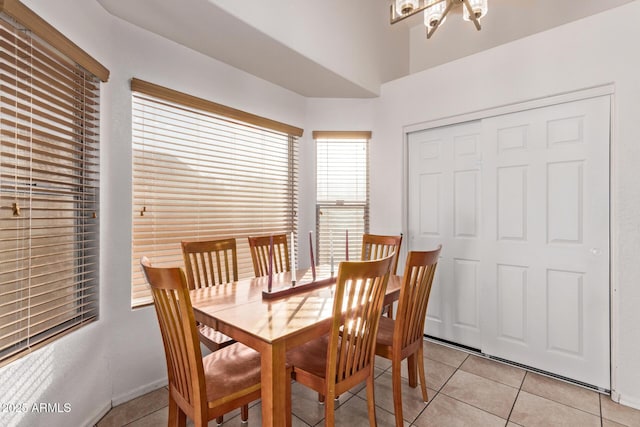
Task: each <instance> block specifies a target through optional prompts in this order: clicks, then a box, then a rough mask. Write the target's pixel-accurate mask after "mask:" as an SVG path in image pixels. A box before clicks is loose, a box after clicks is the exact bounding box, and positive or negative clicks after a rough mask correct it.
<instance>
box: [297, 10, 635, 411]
mask: <svg viewBox="0 0 640 427" xmlns="http://www.w3.org/2000/svg"><path fill="white" fill-rule="evenodd" d="M638 22H640V2H631V3H629V4H628V5H625V6H622V7H619V8H616V9H612V10H610V11H607V12H604V13H601V14H598V15H595V16H592V17H590V18H586V19H583V20H580V21H576V22H574V23H571V24H567V25H564V26H562V27H558V28H556V29H553V30H550V31H547V32H544V33H540V34H537V35H534V36H531V37H528V38H525V39H521V40H519V41H515V42H513V43H510V44H507V45H503V46H500V47H497V48H494V49H491V50H488V51H485V52H483V53H480V54H477V55H473V56H469V57H466V58H463V59H461V60H458V61H455V62H451V63H449V64H445V65H442V66H440V67H437V68H433V69H431V70H427V71H424V72H421V73H419V74H414V75H412V76H409V77H406V78H403V79H400V80H396V81H393V82H390V83H387V84H385V85H383V87H382V91H381V96H380V98H379V99H377V100H376V103H377V108H376V113H375V120H374V123H375V126H374V128H373V132H374V133H373V135H374V136H373V141H372V164H371V169H372V175H373V176H375V177H377V178H376V180H377V181H376V183H374V184H373V185H372V195H371V213H372V214H371V215H372V218H371V228H372V229H374V230H375V229H376V228H389V227H391V228H399V227H401V225H402V215H403V206H402V194H401V192H400V191H399V189H400V188H402V185H403V181H402V172H401V170H402V164H403V157H402V156H403V149H404V146H403V128H405V127H408V126H410V125H415V124H418V123H421V122H427V121H431V120H435V119H439V118H444V117H448V116H455V115H460V114H463V113H468V112H473V111H478V110H483V109H488V108H492V107H497V106H502V105H505V104H510V103H516V102H521V101H525V100H530V99H534V98H540V97H545V96H548V95H553V94H559V93H564V92H569V91H574V90H578V89H583V88H588V87H592V86H597V85H602V84H606V83H611V82H613V83H614V84H615V95H614V105H613V124H612V126H613V128H612V132H613V139H612V151H613V156H612V167H611V171H612V183H613V184H612V185H613V188H612V209H613V211H612V223H613V235H612V281H613V286H614V290H615V294H614V298H613V304H614V310H613V315H614V323H613V334H612V335H613V339H614V345H613V358H612V360H613V363H614V372H615V375H614V377H613V387H614V389H615V391H616V392H617V393H618V394H619V395H616V394H614V399H615V398H618V397H619V398H620V401H621V402H622V403H625V404H628V405H631V406H635V407H637V408H640V357H638V355H639V354H640V328H639V327H638V325H640V311H639V310H638V307H640V286H638V282H640V262H638V255H639V254H640V227H639V226H638V224H639V220H638V218H640V197H638V194H640V180H639V179H638V172H637V170H638V165H639V164H640V127H639V126H638V125H637V123H638V119H639V118H640V78H638V76H639V75H640V55H638V53H637V50H635V49H634V48H632V44H633V41H634V40H640V27H638V25H637V23H638ZM596 29H597V31H596ZM309 120H313V118H312V117H311V116H310V118H309Z"/></svg>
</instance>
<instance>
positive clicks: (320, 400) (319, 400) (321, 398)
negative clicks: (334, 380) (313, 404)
mask: <svg viewBox="0 0 640 427" xmlns="http://www.w3.org/2000/svg"><path fill="white" fill-rule="evenodd" d="M318 402H320V403H322V404H324V394H322V393H318Z"/></svg>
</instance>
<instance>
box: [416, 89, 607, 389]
mask: <svg viewBox="0 0 640 427" xmlns="http://www.w3.org/2000/svg"><path fill="white" fill-rule="evenodd" d="M609 115H610V100H609V97H598V98H592V99H587V100H582V101H576V102H570V103H564V104H558V105H554V106H550V107H544V108H538V109H533V110H527V111H522V112H517V113H512V114H505V115H501V116H496V117H492V118H487V119H483V120H482V121H480V122H473V123H464V124H460V125H454V126H447V127H443V128H437V129H429V130H425V131H420V132H415V133H412V134H409V136H408V154H409V161H408V165H409V179H408V195H409V197H408V225H409V230H408V234H409V236H408V237H409V238H408V249H409V250H426V249H429V248H433V247H435V246H436V245H437V244H442V245H443V248H442V252H441V260H440V263H439V265H438V272H437V274H436V279H435V281H434V288H433V291H432V295H431V301H430V303H429V309H428V312H427V321H426V327H425V332H426V333H427V334H429V335H433V336H436V337H439V338H443V339H446V340H449V341H453V342H456V343H459V344H463V345H467V346H471V347H474V348H479V349H481V350H482V351H483V352H484V353H486V354H489V355H492V356H497V357H500V358H503V359H507V360H511V361H514V362H518V363H521V364H524V365H527V366H532V367H535V368H538V369H541V370H544V371H548V372H552V373H555V374H558V375H562V376H564V377H567V378H571V379H574V380H578V381H581V382H583V383H587V384H591V385H594V386H598V387H600V388H603V389H609V388H610V375H609V365H610V362H609V348H610V343H609V289H610V288H609Z"/></svg>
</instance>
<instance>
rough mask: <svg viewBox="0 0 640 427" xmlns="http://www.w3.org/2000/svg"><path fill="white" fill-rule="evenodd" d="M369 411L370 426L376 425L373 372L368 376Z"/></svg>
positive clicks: (374, 426)
mask: <svg viewBox="0 0 640 427" xmlns="http://www.w3.org/2000/svg"><path fill="white" fill-rule="evenodd" d="M367 412H368V414H369V426H370V427H376V426H377V425H378V422H377V421H376V396H375V391H374V389H373V372H372V373H371V375H369V377H368V378H367ZM327 425H329V424H327ZM331 425H333V424H331Z"/></svg>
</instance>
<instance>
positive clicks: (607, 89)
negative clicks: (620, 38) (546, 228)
mask: <svg viewBox="0 0 640 427" xmlns="http://www.w3.org/2000/svg"><path fill="white" fill-rule="evenodd" d="M601 96H608V97H609V102H610V106H609V113H610V116H609V363H610V370H609V372H610V376H611V379H610V387H611V399H612V400H613V401H615V402H619V401H620V394H619V393H618V391H617V383H618V373H617V369H616V366H617V359H618V357H617V355H618V354H617V353H618V351H617V347H618V336H617V334H616V331H617V330H618V325H619V319H618V314H617V313H618V309H619V301H618V298H617V294H618V292H617V286H616V283H615V281H614V277H615V276H616V275H615V274H614V273H615V266H616V263H615V262H614V259H615V258H617V257H616V251H615V247H616V245H615V243H616V240H615V234H614V230H613V226H614V224H613V222H614V218H615V203H614V202H615V192H614V191H613V190H614V179H615V177H614V175H613V173H612V171H613V165H614V161H613V160H614V156H615V150H614V142H615V140H614V137H615V132H614V129H615V117H614V108H615V102H614V101H615V83H605V84H602V85H597V86H591V87H587V88H583V89H578V90H574V91H568V92H562V93H557V94H554V95H547V96H542V97H540V98H532V99H528V100H522V101H518V102H513V103H510V104H504V105H499V106H494V107H488V108H485V109H481V110H476V111H470V112H466V113H460V114H454V115H450V116H444V117H440V118H436V119H432V120H426V121H423V122H418V123H413V124H407V125H404V126H403V127H402V170H403V173H402V192H401V197H402V201H401V203H402V230H403V233H404V235H405V236H406V237H405V239H406V241H407V244H406V245H404V248H402V249H401V256H403V257H406V255H407V253H408V247H409V241H410V238H411V236H410V235H409V227H408V224H409V204H408V203H409V194H408V191H409V134H410V133H414V132H420V131H425V130H429V129H435V128H439V127H444V126H450V125H457V124H462V123H465V122H471V121H476V120H482V119H486V118H489V117H495V116H500V115H503V114H510V113H517V112H522V111H527V110H533V109H536V108H542V107H549V106H552V105H558V104H564V103H567V102H574V101H581V100H585V99H590V98H597V97H601Z"/></svg>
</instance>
